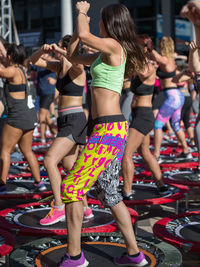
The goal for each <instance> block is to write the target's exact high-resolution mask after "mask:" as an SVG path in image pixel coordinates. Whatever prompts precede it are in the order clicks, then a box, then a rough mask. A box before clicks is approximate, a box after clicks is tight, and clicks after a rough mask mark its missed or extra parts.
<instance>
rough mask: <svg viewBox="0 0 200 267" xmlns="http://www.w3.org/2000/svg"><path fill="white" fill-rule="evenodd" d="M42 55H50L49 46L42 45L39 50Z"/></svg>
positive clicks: (50, 49)
mask: <svg viewBox="0 0 200 267" xmlns="http://www.w3.org/2000/svg"><path fill="white" fill-rule="evenodd" d="M40 50H41V51H42V53H51V52H52V48H51V45H49V44H44V45H43V46H42V47H41V49H40Z"/></svg>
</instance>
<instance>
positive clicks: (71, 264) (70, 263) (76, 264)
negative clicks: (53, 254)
mask: <svg viewBox="0 0 200 267" xmlns="http://www.w3.org/2000/svg"><path fill="white" fill-rule="evenodd" d="M88 264H89V262H88V261H87V260H86V258H85V256H84V254H83V252H81V257H80V259H79V260H71V259H70V256H69V254H67V253H66V254H65V256H64V258H63V260H62V262H61V264H60V265H59V267H87V266H88Z"/></svg>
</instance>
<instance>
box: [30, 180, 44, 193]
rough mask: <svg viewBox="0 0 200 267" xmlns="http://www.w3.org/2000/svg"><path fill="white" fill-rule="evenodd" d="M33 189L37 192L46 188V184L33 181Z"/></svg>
mask: <svg viewBox="0 0 200 267" xmlns="http://www.w3.org/2000/svg"><path fill="white" fill-rule="evenodd" d="M33 190H34V191H39V192H44V191H46V190H47V188H46V185H45V184H44V183H43V182H39V183H38V184H37V183H34V184H33Z"/></svg>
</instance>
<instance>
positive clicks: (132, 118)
mask: <svg viewBox="0 0 200 267" xmlns="http://www.w3.org/2000/svg"><path fill="white" fill-rule="evenodd" d="M89 8H90V4H89V3H88V2H86V1H81V2H77V4H76V10H77V19H76V27H75V29H74V33H73V35H72V36H70V35H66V36H64V37H62V38H61V40H60V41H59V43H58V44H55V43H53V44H44V45H43V46H42V47H41V48H40V49H39V50H37V51H36V52H34V53H33V54H32V55H30V56H29V57H28V58H26V55H25V49H24V47H23V46H22V45H16V44H14V43H12V44H8V43H6V42H5V41H4V40H3V39H2V38H1V39H0V61H1V65H0V78H1V83H2V85H1V89H0V90H1V92H0V97H1V98H0V112H1V116H2V118H5V119H4V125H3V127H2V130H1V146H0V148H1V151H0V163H1V164H0V193H5V192H6V180H7V176H8V172H9V167H10V154H11V153H12V152H13V150H14V148H15V146H16V145H17V144H18V146H19V149H20V151H21V152H22V153H23V155H24V158H25V159H26V160H27V161H28V164H29V166H30V169H31V172H32V174H33V177H34V179H35V181H34V183H33V188H34V189H35V190H39V191H44V190H46V187H45V185H44V183H43V182H41V178H40V172H39V166H38V162H37V159H36V157H35V155H34V153H33V151H32V141H33V132H34V128H35V127H36V126H37V128H38V129H39V128H40V134H41V143H42V144H43V145H45V144H46V142H47V133H49V132H51V134H52V136H53V138H54V140H53V143H52V144H51V146H50V148H49V149H48V152H47V154H46V156H45V159H44V166H45V168H46V170H47V173H48V177H49V181H50V184H51V188H52V192H53V197H54V201H53V202H52V203H51V211H50V212H49V213H48V214H47V215H46V216H45V217H44V218H42V219H41V220H40V224H41V225H52V224H55V223H57V222H59V221H63V220H66V225H67V230H68V241H67V243H68V245H67V253H66V255H65V256H64V258H63V259H62V260H61V263H60V266H61V267H64V266H71V267H73V266H82V267H84V266H88V264H89V263H88V261H87V260H86V258H85V256H84V254H83V252H82V251H81V238H80V237H81V227H82V221H83V218H92V217H93V216H94V215H93V213H92V210H91V209H90V208H89V207H88V204H87V198H86V194H87V192H88V191H89V190H90V189H91V187H94V190H95V191H96V194H97V196H98V198H99V200H100V201H101V203H102V205H104V206H105V207H108V208H110V210H111V212H112V214H113V216H114V218H115V221H116V222H117V225H118V227H119V229H120V231H121V232H122V235H123V238H124V241H125V244H126V252H127V253H126V254H124V255H122V256H121V257H118V258H115V259H114V262H115V263H116V264H117V265H120V266H145V265H146V264H147V260H146V259H145V256H144V254H143V252H142V251H140V250H139V248H138V246H137V242H136V239H135V235H134V231H133V227H132V223H131V219H130V215H129V212H128V210H127V208H126V206H125V204H124V202H123V200H132V199H134V192H132V181H133V178H134V162H133V155H134V153H135V152H136V151H137V152H138V153H139V154H140V155H141V156H142V158H143V159H144V161H145V162H146V163H147V165H148V167H149V169H150V171H151V172H152V174H153V177H154V179H155V182H156V185H157V190H158V193H159V194H161V195H162V194H165V193H168V186H167V185H166V184H164V182H163V179H162V173H161V170H160V166H159V163H160V162H161V158H160V150H161V144H162V139H163V133H164V128H165V129H167V131H168V135H169V138H170V137H171V136H172V135H174V136H176V137H177V140H178V144H179V145H180V146H181V147H182V152H181V153H180V154H179V155H177V157H179V158H180V159H190V160H191V159H192V154H191V153H190V151H189V146H196V147H197V150H198V153H199V162H198V166H197V168H196V170H195V172H196V173H197V175H200V111H199V108H198V105H195V104H194V103H195V101H196V99H198V95H199V88H200V52H199V44H200V2H199V1H190V2H188V4H187V5H185V6H184V7H183V8H182V10H181V15H182V16H183V17H185V18H187V19H188V20H189V21H191V22H192V23H193V25H194V29H195V34H196V41H192V42H191V44H190V49H189V57H188V59H187V58H185V57H183V58H181V57H179V56H177V55H176V53H175V48H174V41H173V40H172V38H171V37H167V36H163V37H162V39H161V40H160V45H159V50H158V51H157V50H156V49H154V45H153V41H152V39H151V37H150V36H148V35H146V34H142V35H138V34H136V31H135V26H134V22H133V19H132V17H131V15H130V13H129V11H128V9H127V8H126V7H125V6H124V5H122V4H114V5H109V6H106V7H104V8H103V9H102V10H101V13H100V22H99V28H100V36H101V37H98V36H95V35H93V34H92V33H91V32H90V26H89V25H90V18H89V17H88V10H89ZM30 72H31V73H32V72H34V73H36V80H37V90H36V91H37V97H35V103H34V102H33V101H32V95H31V92H30V88H29V84H28V81H27V73H30ZM31 76H33V75H31ZM196 95H197V97H196ZM199 103H200V101H199ZM55 104H56V106H57V124H55V120H53V119H52V118H51V116H53V117H55V115H56V114H55V109H54V108H52V107H54V105H55ZM36 105H39V108H38V112H37V113H36ZM4 110H5V111H4ZM191 112H193V113H194V114H195V116H196V124H195V127H194V128H193V127H192V125H191V122H190V118H191V117H190V115H191ZM183 125H184V126H185V130H183V127H182V126H183ZM185 131H186V133H187V136H188V139H187V138H186V135H185ZM152 134H154V151H150V135H152ZM8 136H9V138H8ZM60 162H62V166H63V170H64V171H65V173H66V175H65V177H64V178H63V179H62V178H61V173H60V171H59V168H58V164H59V163H60ZM120 168H122V176H123V180H124V182H123V188H122V192H121V193H120V192H119V191H118V186H119V170H120ZM113 170H115V172H114V171H113ZM116 170H117V171H116ZM113 173H114V174H113Z"/></svg>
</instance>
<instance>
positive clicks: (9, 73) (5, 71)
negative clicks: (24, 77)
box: [0, 66, 16, 79]
mask: <svg viewBox="0 0 200 267" xmlns="http://www.w3.org/2000/svg"><path fill="white" fill-rule="evenodd" d="M15 74H16V68H14V67H12V66H10V67H7V68H4V67H0V77H1V78H5V79H12V78H14V76H15Z"/></svg>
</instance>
